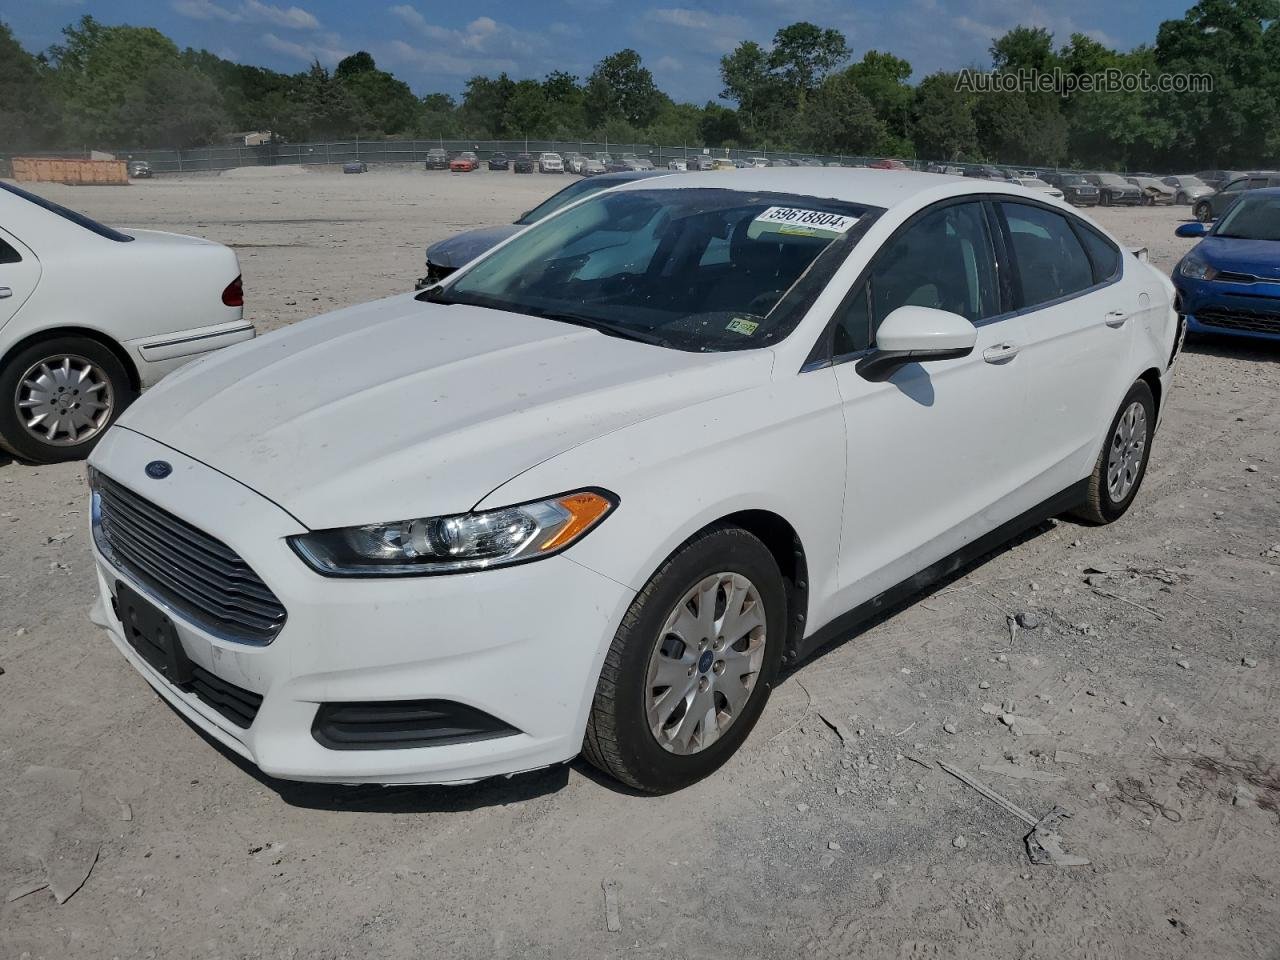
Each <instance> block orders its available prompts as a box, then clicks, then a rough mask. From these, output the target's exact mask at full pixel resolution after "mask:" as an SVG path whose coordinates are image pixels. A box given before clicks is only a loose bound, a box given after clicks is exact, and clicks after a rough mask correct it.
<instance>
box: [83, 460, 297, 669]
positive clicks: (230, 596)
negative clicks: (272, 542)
mask: <svg viewBox="0 0 1280 960" xmlns="http://www.w3.org/2000/svg"><path fill="white" fill-rule="evenodd" d="M93 534H94V539H95V541H96V542H97V544H98V549H100V550H101V551H102V552H103V554H104V555H105V556H106V557H107V559H109V560H110V561H111V562H112V563H114V564H115V565H116V566H118V567H119V568H120V569H121V570H123V571H125V572H126V573H128V574H130V575H131V576H133V577H134V578H135V579H137V580H138V582H139V583H141V584H142V585H144V586H146V587H147V588H149V589H150V590H151V591H152V592H153V593H155V594H156V596H158V597H159V598H160V599H161V600H163V601H164V602H165V603H167V604H169V605H170V606H171V607H173V608H174V609H175V610H177V611H178V612H180V613H182V614H183V615H185V616H186V617H188V618H189V619H190V620H191V621H192V622H193V623H195V624H196V625H198V626H200V627H202V628H203V629H205V630H207V631H208V632H210V633H212V634H214V635H215V636H219V637H222V638H223V639H226V640H235V641H239V642H242V643H255V644H265V643H270V642H271V641H272V640H274V639H275V636H276V634H277V633H279V632H280V628H281V627H283V626H284V621H285V616H286V614H285V609H284V605H283V604H281V603H280V600H279V599H278V598H277V597H276V595H275V594H274V593H272V592H271V588H270V587H268V586H267V585H266V584H265V583H263V582H262V578H261V577H259V576H258V575H257V574H256V573H254V572H253V569H252V568H251V567H250V566H249V565H248V564H247V563H245V562H244V560H242V559H241V558H240V555H239V554H237V553H236V552H235V551H234V550H232V549H231V548H230V547H228V546H227V545H226V544H225V543H223V542H222V541H220V540H216V539H214V538H213V537H211V536H209V535H208V534H207V533H204V532H202V531H200V530H198V529H196V528H195V527H193V526H192V525H191V524H189V523H187V522H186V521H184V520H179V519H178V518H177V517H175V516H174V515H173V514H171V513H168V512H167V511H165V510H161V509H160V508H159V507H157V506H156V505H155V504H153V503H151V502H149V501H147V500H145V499H143V498H142V497H140V496H138V495H137V494H136V493H134V492H133V491H132V490H130V489H128V488H127V487H124V486H121V485H120V484H118V483H116V482H115V481H114V480H112V479H110V478H109V477H106V476H104V475H103V474H101V473H98V474H96V476H95V478H94V493H93Z"/></svg>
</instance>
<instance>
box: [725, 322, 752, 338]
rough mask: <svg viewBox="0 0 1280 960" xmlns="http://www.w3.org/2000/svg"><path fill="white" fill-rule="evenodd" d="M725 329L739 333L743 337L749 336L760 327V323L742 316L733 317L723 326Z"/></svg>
mask: <svg viewBox="0 0 1280 960" xmlns="http://www.w3.org/2000/svg"><path fill="white" fill-rule="evenodd" d="M725 329H726V330H728V331H729V332H730V333H740V334H742V335H743V336H744V337H749V336H751V335H752V334H753V333H755V332H756V331H757V330H758V329H760V324H758V323H756V322H755V321H754V320H743V319H742V317H734V318H733V319H732V320H730V321H729V323H728V324H727V325H726V326H725Z"/></svg>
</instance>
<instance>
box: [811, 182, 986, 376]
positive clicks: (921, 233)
mask: <svg viewBox="0 0 1280 960" xmlns="http://www.w3.org/2000/svg"><path fill="white" fill-rule="evenodd" d="M999 304H1000V293H999V286H998V284H997V281H996V272H995V260H994V259H993V257H992V253H991V240H990V237H989V235H988V233H987V221H986V217H985V215H984V214H983V211H982V205H981V204H980V203H957V204H951V205H950V206H946V207H942V208H941V209H938V210H934V211H932V212H931V213H927V214H925V215H924V216H923V217H921V218H920V219H919V220H917V221H916V222H915V223H913V224H911V225H910V226H909V227H907V228H906V229H905V230H903V231H902V232H900V233H898V234H896V235H895V236H894V237H892V238H891V239H890V240H889V241H888V243H886V244H885V245H884V246H883V247H881V248H880V250H879V252H878V253H877V254H876V259H875V261H874V262H873V264H872V267H871V271H870V273H868V274H867V276H866V278H865V280H864V281H863V283H862V285H861V286H860V287H859V291H858V293H857V295H856V296H854V297H852V298H851V299H850V301H849V302H848V303H847V304H846V306H845V313H844V315H843V316H842V317H841V318H840V322H839V323H838V324H837V326H836V331H835V343H834V347H833V349H834V355H835V356H841V355H843V354H846V353H851V352H853V351H855V350H863V349H866V348H867V347H868V346H870V345H871V342H872V341H873V340H874V335H875V330H876V328H877V327H879V326H880V324H881V323H883V322H884V318H885V317H887V316H888V315H889V314H891V313H892V312H893V311H894V310H896V309H897V308H898V307H904V306H916V307H933V308H935V309H937V310H948V311H950V312H951V313H958V314H960V316H962V317H964V318H965V319H966V320H968V321H969V322H970V323H976V322H977V321H979V320H982V319H984V318H986V317H993V316H995V315H996V314H997V313H998V312H999V310H1000V306H999Z"/></svg>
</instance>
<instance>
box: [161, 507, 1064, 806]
mask: <svg viewBox="0 0 1280 960" xmlns="http://www.w3.org/2000/svg"><path fill="white" fill-rule="evenodd" d="M1063 522H1070V521H1057V523H1059V524H1060V523H1063ZM1053 529H1055V521H1052V520H1046V521H1044V522H1043V523H1040V524H1037V525H1036V526H1034V527H1032V528H1030V529H1029V530H1027V531H1025V532H1024V533H1022V534H1021V535H1019V536H1018V537H1016V538H1014V539H1013V540H1010V541H1008V542H1007V543H1004V544H1002V545H1001V546H999V547H996V548H995V549H993V550H992V551H991V552H989V553H986V554H984V555H982V556H981V557H978V558H976V559H974V560H972V561H970V562H969V563H967V564H965V565H964V566H963V567H961V568H960V569H959V570H956V571H955V572H954V573H951V574H949V575H948V576H945V577H943V578H942V579H940V580H938V581H937V582H936V583H934V584H932V585H931V586H929V587H926V588H924V589H923V590H921V591H920V592H919V593H916V594H913V595H911V596H910V597H908V598H906V599H905V600H902V601H901V602H899V603H897V604H894V605H893V606H891V607H887V608H886V609H884V610H882V611H880V612H879V613H877V614H876V615H875V616H874V617H872V618H871V619H869V620H866V621H864V622H862V623H861V624H859V625H858V626H856V627H854V628H852V629H850V630H849V631H848V632H847V633H843V634H841V635H840V636H839V637H836V638H835V639H833V640H832V641H831V642H829V643H827V644H825V645H824V646H823V647H822V648H821V649H819V650H817V651H815V652H814V653H812V654H810V655H809V656H808V657H806V658H805V659H804V660H803V661H801V662H800V663H799V664H797V665H796V666H793V667H788V668H784V669H783V671H782V673H781V674H780V675H779V677H778V681H777V684H776V686H778V687H780V686H782V685H783V684H784V683H787V682H789V681H790V680H791V678H793V677H801V676H802V675H803V673H804V671H805V670H806V669H807V668H808V667H809V666H811V665H812V664H814V663H816V662H817V661H818V660H820V659H821V658H822V657H825V656H826V655H827V654H829V653H831V652H832V651H833V650H835V649H836V648H837V647H840V646H842V645H843V644H845V643H848V642H850V641H853V640H856V639H857V638H858V637H859V636H861V635H862V634H864V633H866V632H867V631H868V630H871V629H872V628H874V627H876V626H878V625H879V624H881V623H884V622H885V621H886V620H891V619H892V618H893V617H895V616H897V615H898V614H899V613H901V612H902V611H904V610H906V609H908V608H910V607H911V606H913V605H914V604H917V603H920V602H922V601H924V600H927V599H928V598H929V597H931V596H933V595H934V594H935V593H938V592H939V591H942V590H945V589H947V587H949V586H950V585H951V584H953V583H955V582H956V581H957V580H960V579H962V578H964V577H965V576H967V575H968V574H970V573H972V572H973V571H974V570H976V569H978V568H980V567H982V566H983V565H984V564H986V563H987V562H988V561H989V560H992V559H994V558H995V557H998V556H1000V555H1001V554H1003V553H1006V552H1007V551H1009V550H1012V549H1014V548H1015V547H1017V546H1019V545H1021V544H1023V543H1026V542H1028V541H1030V540H1034V539H1035V538H1036V537H1039V536H1042V535H1043V534H1045V533H1048V532H1049V531H1051V530H1053ZM157 697H158V698H159V699H160V701H161V702H162V703H164V704H165V706H167V707H169V709H171V710H172V709H173V707H172V706H171V705H170V704H169V703H168V701H167V700H164V698H163V697H159V695H158V694H157ZM173 712H174V714H175V715H176V716H178V717H180V718H181V719H182V721H183V722H184V723H186V724H187V726H188V727H190V728H191V729H192V730H193V731H195V733H197V734H198V735H199V736H200V737H201V738H202V739H203V740H204V741H205V742H206V743H207V744H209V746H211V747H212V748H213V749H215V750H217V751H218V752H219V753H221V754H222V756H223V757H225V758H226V759H227V761H229V762H230V763H233V764H235V766H236V767H238V768H239V769H240V770H241V771H243V772H244V773H245V774H246V775H248V776H250V777H252V778H253V779H254V780H256V781H258V782H259V783H260V784H262V785H263V786H264V787H266V788H268V789H269V790H272V791H274V792H275V793H276V794H277V795H278V796H279V797H280V799H281V800H283V801H284V802H285V803H286V804H288V805H289V806H291V807H301V808H304V809H308V810H327V811H331V812H341V811H350V812H352V813H389V814H396V813H459V812H464V811H471V810H477V809H481V808H485V807H499V806H503V805H505V804H508V803H517V802H520V801H526V800H534V799H537V798H538V797H544V796H549V795H551V794H554V793H558V792H559V791H561V790H563V789H564V788H565V787H566V786H567V785H568V782H569V772H570V770H574V771H576V772H577V773H579V774H580V775H581V776H583V777H584V778H586V779H588V780H590V781H592V782H593V783H594V784H596V785H597V786H599V787H601V788H603V789H606V790H609V791H611V792H613V793H617V794H620V795H623V796H628V797H637V798H639V797H651V796H656V795H654V794H649V793H645V792H643V791H640V790H634V789H632V788H631V787H628V786H626V785H625V784H621V783H619V782H618V781H616V780H614V779H612V778H610V777H609V776H607V775H605V774H604V773H601V772H600V771H599V770H597V769H596V768H595V767H593V766H591V764H589V763H587V762H586V761H585V760H583V759H582V758H581V757H577V758H575V759H574V760H572V761H569V762H568V763H562V764H557V765H556V766H554V767H548V768H546V769H543V770H534V771H530V772H528V773H520V774H514V775H512V776H510V777H491V778H489V779H487V780H481V781H479V782H477V783H471V784H460V785H456V786H447V785H396V784H392V785H390V786H385V787H384V786H378V785H376V784H361V785H354V786H346V785H343V784H332V783H306V782H302V781H296V780H280V779H277V778H275V777H270V776H267V775H266V774H264V773H263V772H262V771H261V770H259V769H258V768H257V767H256V766H254V765H253V764H252V763H251V762H249V761H248V760H246V759H245V758H244V757H242V756H240V755H239V754H238V753H236V752H235V751H233V750H231V749H230V748H228V747H226V746H224V745H223V744H222V743H220V742H219V741H217V740H215V739H214V738H213V737H211V736H209V735H208V734H207V733H205V732H204V731H203V730H201V729H200V728H199V727H197V726H196V725H195V724H193V723H192V722H191V721H190V720H188V719H187V718H186V717H184V716H183V715H182V714H181V713H179V712H178V711H177V710H174V711H173Z"/></svg>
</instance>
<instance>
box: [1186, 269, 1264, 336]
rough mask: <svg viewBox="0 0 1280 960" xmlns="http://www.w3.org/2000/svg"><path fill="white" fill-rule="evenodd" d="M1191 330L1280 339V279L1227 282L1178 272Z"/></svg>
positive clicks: (1188, 328) (1188, 324)
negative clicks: (1254, 281)
mask: <svg viewBox="0 0 1280 960" xmlns="http://www.w3.org/2000/svg"><path fill="white" fill-rule="evenodd" d="M1174 285H1175V286H1176V287H1177V289H1178V299H1179V308H1180V309H1181V310H1182V312H1183V313H1184V314H1185V316H1186V318H1187V330H1188V331H1189V332H1190V333H1202V334H1220V335H1223V336H1231V337H1248V338H1251V339H1255V340H1271V341H1280V281H1276V282H1274V283H1267V282H1256V283H1225V282H1223V281H1220V280H1193V279H1191V278H1190V277H1184V276H1182V275H1181V274H1180V273H1177V272H1176V268H1175V273H1174Z"/></svg>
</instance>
